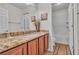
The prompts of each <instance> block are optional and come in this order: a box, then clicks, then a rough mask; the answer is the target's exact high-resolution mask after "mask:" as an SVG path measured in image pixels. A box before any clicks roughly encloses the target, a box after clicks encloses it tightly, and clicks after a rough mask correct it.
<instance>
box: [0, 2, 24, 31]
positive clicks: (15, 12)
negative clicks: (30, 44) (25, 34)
mask: <svg viewBox="0 0 79 59" xmlns="http://www.w3.org/2000/svg"><path fill="white" fill-rule="evenodd" d="M0 8H2V9H5V10H8V21H7V22H9V23H8V31H9V32H14V31H22V28H21V20H22V18H23V14H22V10H20V9H19V8H16V7H15V6H12V5H10V4H7V3H2V4H1V3H0Z"/></svg>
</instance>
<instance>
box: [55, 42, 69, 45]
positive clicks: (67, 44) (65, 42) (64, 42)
mask: <svg viewBox="0 0 79 59" xmlns="http://www.w3.org/2000/svg"><path fill="white" fill-rule="evenodd" d="M55 43H60V44H66V45H68V43H67V42H60V41H55Z"/></svg>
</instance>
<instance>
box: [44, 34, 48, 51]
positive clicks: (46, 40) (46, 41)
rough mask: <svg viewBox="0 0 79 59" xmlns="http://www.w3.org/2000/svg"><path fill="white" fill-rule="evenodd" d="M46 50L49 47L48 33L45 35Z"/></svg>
mask: <svg viewBox="0 0 79 59" xmlns="http://www.w3.org/2000/svg"><path fill="white" fill-rule="evenodd" d="M44 41H45V51H47V49H48V35H45V40H44Z"/></svg>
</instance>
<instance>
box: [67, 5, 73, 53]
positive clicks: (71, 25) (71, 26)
mask: <svg viewBox="0 0 79 59" xmlns="http://www.w3.org/2000/svg"><path fill="white" fill-rule="evenodd" d="M68 13H69V14H68V15H69V17H68V18H69V34H70V35H69V36H70V39H69V46H70V50H71V54H73V53H74V49H73V48H74V46H73V44H74V41H73V40H74V29H73V26H74V25H73V20H74V18H73V17H74V11H73V4H69V9H68Z"/></svg>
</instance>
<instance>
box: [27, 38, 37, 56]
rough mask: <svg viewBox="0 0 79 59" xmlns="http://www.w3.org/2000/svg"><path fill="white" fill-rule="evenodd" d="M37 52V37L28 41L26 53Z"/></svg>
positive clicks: (35, 53)
mask: <svg viewBox="0 0 79 59" xmlns="http://www.w3.org/2000/svg"><path fill="white" fill-rule="evenodd" d="M37 54H38V39H34V40H32V41H30V42H28V55H37Z"/></svg>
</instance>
